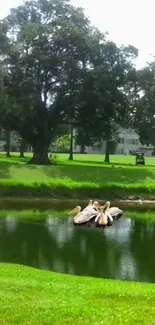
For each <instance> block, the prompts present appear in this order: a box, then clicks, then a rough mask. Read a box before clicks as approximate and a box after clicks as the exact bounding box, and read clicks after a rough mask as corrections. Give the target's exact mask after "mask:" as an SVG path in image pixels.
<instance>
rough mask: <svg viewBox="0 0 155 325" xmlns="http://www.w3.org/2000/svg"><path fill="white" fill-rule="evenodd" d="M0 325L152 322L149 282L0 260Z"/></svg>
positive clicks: (153, 292)
mask: <svg viewBox="0 0 155 325" xmlns="http://www.w3.org/2000/svg"><path fill="white" fill-rule="evenodd" d="M0 274H1V275H0V287H1V290H0V324H1V325H10V324H14V325H16V324H18V325H26V324H31V325H51V324H54V325H61V324H63V325H65V324H74V325H100V324H102V325H111V324H118V325H124V324H127V325H131V324H132V325H134V324H136V325H137V324H139V325H141V324H143V325H151V324H154V314H155V285H154V284H145V283H133V282H123V281H115V280H114V281H113V280H102V279H95V278H86V277H76V276H69V275H63V274H56V273H51V272H46V271H40V270H36V269H31V268H28V267H24V266H18V265H11V264H10V265H7V264H0Z"/></svg>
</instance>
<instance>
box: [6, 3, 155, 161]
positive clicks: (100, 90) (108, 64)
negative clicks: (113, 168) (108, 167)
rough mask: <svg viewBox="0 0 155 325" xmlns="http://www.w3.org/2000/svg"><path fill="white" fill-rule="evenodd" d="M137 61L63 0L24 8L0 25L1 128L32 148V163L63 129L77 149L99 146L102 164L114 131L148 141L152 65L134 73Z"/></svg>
mask: <svg viewBox="0 0 155 325" xmlns="http://www.w3.org/2000/svg"><path fill="white" fill-rule="evenodd" d="M137 55H138V50H137V49H136V48H135V47H133V46H127V47H125V46H121V47H118V46H116V44H115V43H113V42H111V41H109V40H108V39H107V38H106V35H104V34H103V33H101V32H100V31H99V30H98V29H97V28H94V27H93V26H91V24H90V22H89V20H88V19H87V18H86V17H85V15H84V13H83V11H82V9H81V8H74V7H73V6H72V5H71V4H70V2H69V1H68V0H37V1H34V0H32V1H26V2H24V3H23V5H21V6H19V7H17V8H13V9H11V11H10V14H9V15H8V16H7V17H6V18H5V19H3V20H1V21H0V58H1V60H0V116H1V118H0V124H1V127H3V128H4V129H5V130H6V132H8V134H9V131H11V130H14V131H16V132H18V134H19V135H20V137H21V139H22V140H23V141H24V142H25V143H27V144H28V145H31V146H32V148H33V158H32V159H31V161H30V163H34V164H48V163H49V158H48V150H49V146H50V144H51V142H52V141H54V139H55V137H56V135H57V134H59V132H60V133H61V128H66V127H68V128H69V127H70V126H71V127H72V130H73V128H75V129H76V130H77V143H80V145H81V151H82V150H83V149H82V148H84V147H85V145H91V144H93V143H94V142H95V141H101V140H106V143H107V150H106V153H107V161H108V153H109V146H110V143H111V141H113V140H115V139H116V137H117V133H118V129H119V127H120V126H122V127H125V126H129V125H132V126H133V127H134V128H135V129H136V130H137V132H138V133H139V134H140V137H141V139H142V141H143V142H145V141H147V142H148V143H150V141H153V143H154V136H153V132H154V131H153V130H154V129H153V126H154V119H155V113H154V110H155V109H154V107H155V106H154V92H155V87H154V83H155V81H154V71H155V68H154V67H155V64H154V63H152V64H151V65H149V66H148V67H146V68H145V69H143V70H141V71H136V69H135V67H134V64H133V62H134V59H136V57H137ZM143 116H144V117H143ZM60 126H61V127H60ZM144 126H145V127H146V128H145V130H146V132H143V131H144ZM142 130H143V131H142ZM154 144H155V143H154ZM71 145H72V143H71ZM71 149H72V147H71ZM71 158H72V157H71Z"/></svg>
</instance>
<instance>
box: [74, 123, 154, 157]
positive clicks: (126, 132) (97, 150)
mask: <svg viewBox="0 0 155 325" xmlns="http://www.w3.org/2000/svg"><path fill="white" fill-rule="evenodd" d="M119 139H120V141H119V143H118V146H117V148H116V154H123V155H129V154H131V153H133V154H134V153H136V152H137V151H141V152H144V154H145V156H151V154H152V151H153V149H154V148H153V146H148V147H147V146H146V145H142V144H141V143H140V140H139V136H138V134H137V133H136V132H135V131H134V130H132V129H120V134H119ZM105 148H106V143H105V142H103V144H102V145H101V146H98V144H96V145H94V146H92V147H85V152H86V153H88V154H104V153H105ZM74 149H75V151H76V152H80V146H75V147H74Z"/></svg>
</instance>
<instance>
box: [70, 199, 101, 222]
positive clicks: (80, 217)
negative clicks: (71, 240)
mask: <svg viewBox="0 0 155 325" xmlns="http://www.w3.org/2000/svg"><path fill="white" fill-rule="evenodd" d="M98 206H99V203H98V202H94V203H92V204H91V202H90V201H89V204H88V205H87V206H86V208H85V209H84V210H82V211H81V207H80V206H79V205H78V206H76V207H75V208H74V209H73V210H72V211H70V212H69V213H68V215H70V214H73V213H75V212H77V215H76V216H75V217H74V219H73V222H74V224H82V223H87V222H88V221H90V220H91V219H92V218H94V217H96V216H97V215H98Z"/></svg>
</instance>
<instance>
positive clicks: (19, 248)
mask: <svg viewBox="0 0 155 325" xmlns="http://www.w3.org/2000/svg"><path fill="white" fill-rule="evenodd" d="M154 247H155V225H154V224H151V223H147V222H136V221H133V220H130V218H121V219H119V220H118V221H116V222H115V223H114V224H113V226H112V227H109V228H105V229H104V230H103V229H100V228H94V227H88V228H87V227H74V226H73V225H72V218H69V219H68V218H67V219H65V218H60V219H59V218H54V217H52V215H49V216H47V218H45V219H42V220H40V219H39V220H36V219H35V222H34V220H33V219H30V220H29V221H26V220H20V219H18V218H13V217H11V215H7V216H6V217H4V218H1V219H0V261H1V262H12V263H20V264H25V265H29V266H33V267H37V268H41V269H46V270H52V271H56V272H63V273H69V274H78V275H89V276H94V277H103V278H113V279H123V280H125V279H126V280H136V281H147V282H155V272H154V270H155V253H154V250H153V248H154Z"/></svg>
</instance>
